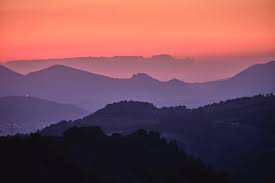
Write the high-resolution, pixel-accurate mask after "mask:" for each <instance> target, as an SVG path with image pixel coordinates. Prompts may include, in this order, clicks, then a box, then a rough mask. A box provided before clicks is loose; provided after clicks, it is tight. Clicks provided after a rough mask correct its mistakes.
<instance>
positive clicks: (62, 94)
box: [0, 61, 275, 112]
mask: <svg viewBox="0 0 275 183" xmlns="http://www.w3.org/2000/svg"><path fill="white" fill-rule="evenodd" d="M274 78H275V61H273V62H268V63H266V64H256V65H253V66H251V67H249V68H247V69H245V70H244V71H242V72H240V73H239V74H237V75H235V76H233V77H231V78H227V79H223V80H217V81H211V82H204V83H187V82H184V81H181V80H178V79H172V80H169V81H159V80H156V79H154V78H152V77H151V76H149V75H147V74H144V73H138V74H135V75H133V76H132V77H131V78H126V79H119V78H111V77H107V76H102V75H98V74H93V73H90V72H86V71H82V70H78V69H74V68H70V67H67V66H63V65H55V66H51V67H48V68H46V69H43V70H40V71H36V72H31V73H29V74H26V75H22V74H18V73H16V72H14V71H12V70H10V69H8V68H6V67H4V66H0V97H4V96H26V95H29V96H32V97H38V98H42V99H46V100H51V101H56V102H59V103H69V104H74V105H77V106H79V107H81V108H84V109H86V110H88V111H90V112H94V111H96V110H98V109H100V108H102V107H104V106H105V105H106V104H109V103H113V102H118V101H121V100H135V101H147V102H150V103H153V104H154V105H156V106H158V107H161V106H177V105H186V106H187V107H191V108H192V107H198V106H202V105H206V104H210V103H214V102H219V101H221V100H226V99H230V98H235V97H243V96H252V95H256V94H260V93H261V94H267V93H272V92H275V85H274V83H275V82H274Z"/></svg>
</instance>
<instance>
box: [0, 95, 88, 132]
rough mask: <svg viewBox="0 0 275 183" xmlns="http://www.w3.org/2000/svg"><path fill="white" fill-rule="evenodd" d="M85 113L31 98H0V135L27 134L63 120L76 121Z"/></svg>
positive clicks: (77, 108) (66, 106)
mask: <svg viewBox="0 0 275 183" xmlns="http://www.w3.org/2000/svg"><path fill="white" fill-rule="evenodd" d="M87 114H88V113H87V111H85V110H83V109H81V108H79V107H76V106H73V105H68V104H59V103H56V102H51V101H47V100H43V99H39V98H33V97H19V96H11V97H3V98H0V130H1V133H0V135H7V134H15V133H28V132H34V131H36V130H38V129H41V128H43V127H46V126H48V125H50V124H53V123H55V122H58V121H60V120H63V119H67V120H70V119H72V120H73V119H78V118H81V117H83V116H85V115H87Z"/></svg>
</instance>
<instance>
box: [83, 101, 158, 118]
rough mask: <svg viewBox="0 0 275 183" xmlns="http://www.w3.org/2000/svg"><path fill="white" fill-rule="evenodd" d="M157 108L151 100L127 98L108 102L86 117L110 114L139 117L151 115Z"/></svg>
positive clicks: (107, 115)
mask: <svg viewBox="0 0 275 183" xmlns="http://www.w3.org/2000/svg"><path fill="white" fill-rule="evenodd" d="M157 110H158V108H157V107H156V106H154V105H153V104H152V103H149V102H140V101H131V100H130V101H127V100H126V101H120V102H116V103H113V104H108V105H106V106H105V107H104V108H103V109H100V110H98V111H97V112H95V113H94V114H92V115H90V116H88V117H87V118H86V119H89V118H94V117H103V118H108V117H110V116H112V117H114V116H119V117H121V116H123V117H125V118H132V117H134V116H135V117H137V118H143V117H144V116H147V117H148V114H149V116H151V115H152V114H154V112H155V111H157ZM151 117H152V116H151Z"/></svg>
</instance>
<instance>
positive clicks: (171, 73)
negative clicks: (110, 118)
mask: <svg viewBox="0 0 275 183" xmlns="http://www.w3.org/2000/svg"><path fill="white" fill-rule="evenodd" d="M196 59H198V61H197V60H196ZM196 59H193V58H190V57H186V58H174V57H173V56H171V55H168V54H159V55H154V56H151V57H143V56H114V57H75V58H56V59H33V60H15V61H8V62H6V63H4V66H6V67H8V68H10V69H12V70H14V71H15V72H19V73H22V74H28V73H30V72H34V71H38V70H42V69H45V68H47V67H51V66H54V65H65V66H68V67H72V68H76V69H80V70H84V71H88V72H91V73H96V74H100V75H104V76H109V77H114V78H129V77H131V76H132V75H134V74H136V73H147V74H148V75H150V76H152V77H154V78H156V79H158V80H161V81H167V80H170V79H173V78H177V79H180V80H184V81H187V82H205V81H211V80H217V79H223V78H228V77H230V76H232V75H234V74H235V73H238V72H240V71H241V70H243V69H245V68H246V67H248V66H250V65H252V64H255V63H257V62H255V60H254V61H253V60H251V61H248V60H247V61H243V60H230V59H228V60H227V61H225V60H224V59H223V61H222V60H217V59H216V60H215V59H214V60H212V59H206V60H200V59H199V58H196ZM266 59H269V58H266Z"/></svg>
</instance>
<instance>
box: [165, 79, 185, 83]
mask: <svg viewBox="0 0 275 183" xmlns="http://www.w3.org/2000/svg"><path fill="white" fill-rule="evenodd" d="M167 83H171V84H186V83H185V82H184V81H182V80H179V79H171V80H169V81H167Z"/></svg>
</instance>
